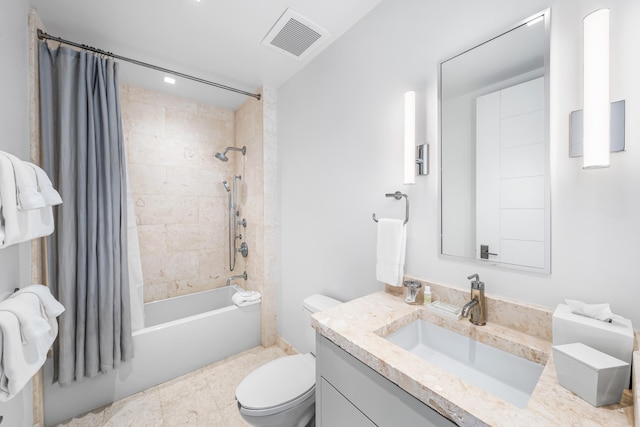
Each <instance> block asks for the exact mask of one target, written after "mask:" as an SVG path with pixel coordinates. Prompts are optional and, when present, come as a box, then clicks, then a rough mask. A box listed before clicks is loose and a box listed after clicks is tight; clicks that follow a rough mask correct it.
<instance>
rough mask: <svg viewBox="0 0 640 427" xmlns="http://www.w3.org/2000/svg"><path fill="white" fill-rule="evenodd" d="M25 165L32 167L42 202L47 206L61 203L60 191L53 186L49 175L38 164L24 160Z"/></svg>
mask: <svg viewBox="0 0 640 427" xmlns="http://www.w3.org/2000/svg"><path fill="white" fill-rule="evenodd" d="M24 164H25V165H27V167H29V168H31V169H33V171H34V173H35V175H36V183H37V185H38V192H39V193H40V194H41V195H42V198H43V199H44V202H45V204H46V205H47V206H56V205H59V204H61V203H62V197H60V193H58V192H57V191H56V189H55V188H53V185H52V184H51V180H50V179H49V176H47V174H46V173H45V171H43V170H42V168H41V167H40V166H38V165H34V164H33V163H31V162H24Z"/></svg>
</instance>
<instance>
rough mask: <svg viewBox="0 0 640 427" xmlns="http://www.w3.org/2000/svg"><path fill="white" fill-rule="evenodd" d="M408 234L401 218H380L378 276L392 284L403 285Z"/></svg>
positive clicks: (382, 280)
mask: <svg viewBox="0 0 640 427" xmlns="http://www.w3.org/2000/svg"><path fill="white" fill-rule="evenodd" d="M406 243H407V234H406V227H405V225H404V221H403V220H401V219H390V218H380V219H379V220H378V244H377V256H376V278H377V279H378V280H379V281H381V282H384V283H387V284H389V285H391V286H402V276H403V275H404V258H405V250H406Z"/></svg>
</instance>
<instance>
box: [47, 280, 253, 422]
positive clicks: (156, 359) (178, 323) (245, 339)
mask: <svg viewBox="0 0 640 427" xmlns="http://www.w3.org/2000/svg"><path fill="white" fill-rule="evenodd" d="M240 290H242V288H240V287H238V286H235V285H234V286H228V287H224V288H219V289H212V290H208V291H203V292H198V293H194V294H190V295H184V296H179V297H175V298H169V299H166V300H162V301H155V302H151V303H146V304H145V305H144V312H145V327H144V328H143V329H140V330H138V331H135V332H134V333H133V345H134V354H135V356H134V358H133V360H131V361H129V362H127V363H123V364H122V366H121V367H120V368H119V369H117V370H114V371H111V372H109V373H107V374H105V375H98V376H96V377H94V378H87V379H85V380H83V381H81V382H79V383H74V384H72V385H69V386H66V387H60V386H59V385H58V384H57V383H56V384H52V382H53V380H52V379H53V362H52V360H51V359H48V360H47V362H46V363H45V367H44V375H45V380H44V383H45V385H44V419H45V425H47V426H50V425H54V424H57V423H59V422H62V421H65V420H67V419H69V418H72V417H74V416H77V415H80V414H83V413H85V412H88V411H91V410H93V409H95V408H99V407H100V406H103V405H106V404H109V403H111V402H114V401H116V400H119V399H122V398H124V397H127V396H130V395H132V394H134V393H137V392H139V391H142V390H145V389H147V388H149V387H152V386H154V385H157V384H160V383H162V382H164V381H167V380H170V379H172V378H175V377H178V376H180V375H183V374H185V373H187V372H190V371H193V370H195V369H198V368H201V367H203V366H206V365H208V364H210V363H213V362H217V361H219V360H221V359H224V358H226V357H229V356H232V355H234V354H237V353H240V352H242V351H244V350H248V349H250V348H252V347H256V346H258V345H260V305H261V304H255V305H251V306H247V307H241V308H239V307H236V306H235V305H234V304H233V303H232V302H231V297H232V296H233V294H234V293H235V292H237V291H240Z"/></svg>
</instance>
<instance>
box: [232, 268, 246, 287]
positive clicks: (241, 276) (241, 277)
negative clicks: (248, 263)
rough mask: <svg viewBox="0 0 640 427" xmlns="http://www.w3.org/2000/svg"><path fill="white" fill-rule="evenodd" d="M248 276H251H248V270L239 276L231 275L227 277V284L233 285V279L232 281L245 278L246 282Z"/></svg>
mask: <svg viewBox="0 0 640 427" xmlns="http://www.w3.org/2000/svg"><path fill="white" fill-rule="evenodd" d="M248 277H249V276H247V272H246V271H245V272H244V273H242V274H239V275H237V276H231V277H229V278H228V279H227V284H226V286H230V285H231V281H232V280H235V279H244V280H245V282H246V281H247V278H248Z"/></svg>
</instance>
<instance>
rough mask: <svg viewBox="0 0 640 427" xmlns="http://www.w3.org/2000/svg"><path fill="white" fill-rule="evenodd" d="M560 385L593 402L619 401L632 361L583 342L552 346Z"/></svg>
mask: <svg viewBox="0 0 640 427" xmlns="http://www.w3.org/2000/svg"><path fill="white" fill-rule="evenodd" d="M553 359H554V362H555V365H556V373H557V374H558V382H559V383H560V385H561V386H563V387H565V388H567V389H569V390H570V391H572V392H574V393H575V394H577V395H578V396H580V397H581V398H582V399H584V400H586V401H587V402H589V403H590V404H592V405H593V406H605V405H613V404H615V403H619V402H620V399H621V398H622V392H623V390H624V388H625V387H626V384H627V379H628V377H627V371H628V369H629V364H628V363H627V362H624V361H622V360H620V359H616V358H615V357H612V356H609V355H608V354H605V353H603V352H601V351H598V350H596V349H594V348H591V347H589V346H587V345H584V344H582V343H573V344H563V345H555V346H553Z"/></svg>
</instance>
